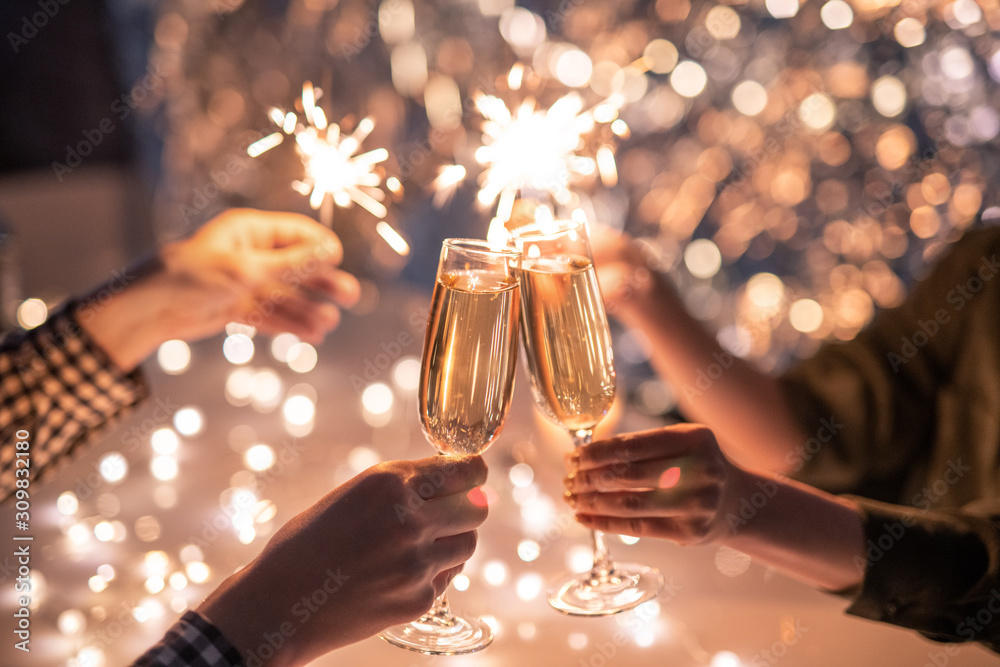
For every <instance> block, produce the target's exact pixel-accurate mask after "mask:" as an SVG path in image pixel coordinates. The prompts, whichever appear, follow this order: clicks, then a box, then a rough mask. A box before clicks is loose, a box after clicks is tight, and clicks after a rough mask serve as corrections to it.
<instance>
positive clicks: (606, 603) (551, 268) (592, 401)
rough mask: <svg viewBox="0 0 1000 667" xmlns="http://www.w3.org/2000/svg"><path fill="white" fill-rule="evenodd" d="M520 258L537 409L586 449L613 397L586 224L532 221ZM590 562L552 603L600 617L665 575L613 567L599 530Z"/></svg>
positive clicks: (646, 593)
mask: <svg viewBox="0 0 1000 667" xmlns="http://www.w3.org/2000/svg"><path fill="white" fill-rule="evenodd" d="M513 239H514V243H515V245H516V246H517V248H518V249H519V250H521V253H522V263H521V272H520V276H521V332H522V335H523V337H524V351H525V358H526V359H527V362H528V363H527V365H528V371H529V376H530V379H531V393H532V396H533V397H534V400H535V405H536V406H537V407H538V408H540V410H541V412H542V413H543V414H544V415H545V416H546V417H547V418H548V419H549V420H550V421H552V422H554V423H556V424H558V425H559V426H561V427H562V428H564V429H566V430H567V431H569V434H570V435H571V436H572V438H573V444H574V446H576V447H579V446H581V445H584V444H587V443H589V442H590V441H591V438H592V437H593V430H594V427H595V426H597V424H598V422H600V421H601V419H603V418H604V416H605V415H607V413H608V410H609V409H610V408H611V404H612V402H613V401H614V397H615V369H614V362H613V357H612V352H611V334H610V332H609V330H608V320H607V316H606V315H605V313H604V303H603V301H602V299H601V292H600V289H599V287H598V284H597V274H596V273H595V271H594V264H593V259H592V256H591V252H590V242H589V240H588V236H587V226H586V223H583V222H577V221H574V220H558V221H556V220H548V221H543V222H535V223H532V224H529V225H526V226H523V227H520V228H518V229H517V230H515V231H514V232H513ZM591 533H592V540H593V546H594V564H593V567H592V568H591V569H590V571H589V572H585V573H582V574H571V575H564V576H563V577H561V578H560V579H559V580H558V581H557V582H555V583H554V584H553V586H552V588H551V589H550V590H549V591H548V600H549V604H551V605H552V606H553V607H555V608H556V609H557V610H559V611H561V612H563V613H566V614H572V615H577V616H602V615H606V614H615V613H618V612H620V611H625V610H626V609H631V608H633V607H635V606H637V605H639V604H641V603H642V602H645V601H646V600H649V599H652V598H653V597H655V596H656V594H657V593H658V592H659V591H660V588H662V587H663V577H661V576H660V573H659V572H657V571H656V570H655V569H653V568H650V567H647V566H645V565H634V564H625V563H615V562H614V561H613V560H612V558H611V555H610V554H609V553H608V547H607V544H606V543H605V540H604V533H602V532H601V531H597V530H595V531H591Z"/></svg>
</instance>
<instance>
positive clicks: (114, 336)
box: [74, 258, 166, 373]
mask: <svg viewBox="0 0 1000 667" xmlns="http://www.w3.org/2000/svg"><path fill="white" fill-rule="evenodd" d="M160 271H161V269H160V265H159V260H158V258H155V259H151V260H147V261H145V262H143V263H141V264H140V265H138V266H136V267H133V268H130V269H127V270H126V271H124V272H117V271H116V272H115V274H114V275H113V276H112V278H111V279H110V280H108V281H107V282H105V283H104V284H103V285H101V286H100V287H99V288H97V289H95V290H93V291H92V292H91V293H90V294H88V295H87V296H85V297H84V298H83V299H81V300H80V303H79V305H78V306H77V307H76V310H75V312H74V317H75V318H76V320H77V322H78V323H79V324H80V326H81V327H82V328H83V329H84V330H86V331H87V333H88V334H89V335H90V337H91V338H92V339H93V340H94V341H95V342H96V343H97V344H98V345H99V346H100V347H101V349H103V350H104V352H105V353H106V354H107V355H108V357H109V358H110V359H111V360H112V361H113V362H114V363H115V364H116V365H117V366H118V367H119V368H120V369H121V370H123V371H125V372H126V373H128V372H131V371H132V370H134V369H135V368H136V367H137V366H138V365H139V364H140V363H141V362H142V361H143V360H144V359H145V358H146V357H148V356H149V355H150V354H152V353H153V352H154V351H155V350H156V349H157V347H159V345H160V344H161V343H163V342H164V341H165V340H166V337H164V335H163V332H164V330H165V327H164V325H163V321H162V320H163V313H162V309H161V307H160V299H158V298H156V292H157V289H158V288H157V283H158V280H159V273H160Z"/></svg>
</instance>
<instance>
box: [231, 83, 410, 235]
mask: <svg viewBox="0 0 1000 667" xmlns="http://www.w3.org/2000/svg"><path fill="white" fill-rule="evenodd" d="M316 92H317V91H316V90H315V89H314V88H313V85H312V83H310V82H309V81H306V82H305V83H304V84H303V85H302V98H301V102H302V116H301V117H300V116H298V115H297V114H296V113H295V112H294V111H283V110H281V109H277V108H273V109H271V111H270V113H269V116H270V118H271V121H272V122H273V123H274V124H275V125H276V126H277V127H278V128H280V131H279V132H272V133H271V134H269V135H267V136H265V137H263V138H262V139H259V140H258V141H256V142H254V143H252V144H250V146H249V147H248V148H247V154H248V155H250V156H251V157H257V156H258V155H261V154H263V153H265V152H267V151H269V150H271V149H272V148H274V147H276V146H278V145H280V144H281V143H283V142H284V140H285V136H292V137H294V138H295V148H296V152H297V153H298V155H299V158H300V159H301V160H302V166H303V168H304V169H305V176H304V177H303V178H302V179H301V180H297V181H295V182H293V183H292V188H293V189H295V191H296V192H299V193H301V194H303V195H308V197H309V206H310V207H312V209H313V210H319V212H320V222H322V223H323V224H324V225H326V226H327V227H330V226H332V223H333V205H334V204H336V205H337V206H340V207H341V208H350V207H351V206H353V205H354V204H358V205H359V206H361V207H362V208H364V209H365V210H366V211H368V212H369V213H371V214H372V215H374V216H375V217H376V218H379V219H380V220H379V223H378V225H377V226H376V228H375V229H376V231H377V232H378V234H379V235H380V236H381V237H382V238H383V239H385V241H386V242H387V243H388V244H389V245H390V246H391V247H392V249H393V250H395V251H396V252H397V253H399V254H400V255H406V254H408V253H409V251H410V249H409V246H408V245H407V243H406V241H405V240H404V239H403V237H402V236H400V235H399V233H398V232H396V230H394V229H393V228H392V226H390V225H389V223H387V222H385V220H383V219H382V218H385V216H386V214H387V213H388V210H387V209H386V207H385V204H383V203H382V202H383V201H385V199H386V195H385V192H384V191H383V190H382V189H381V188H380V187H379V186H380V185H381V183H382V180H381V176H380V175H379V174H378V173H377V172H376V171H375V165H377V164H379V163H380V162H383V161H385V160H386V158H388V157H389V151H387V150H386V149H384V148H376V149H375V150H371V151H368V152H366V153H361V154H360V155H355V153H357V151H358V149H359V148H361V143H362V142H363V141H364V140H365V139H366V138H367V137H368V135H369V134H370V133H371V131H372V130H373V129H374V127H375V122H374V121H373V120H372V119H371V118H364V119H362V120H361V122H360V123H358V126H357V127H356V128H355V129H354V132H352V133H351V134H348V135H344V134H342V133H341V130H340V126H339V125H337V124H336V123H330V122H329V121H328V120H327V118H326V114H325V113H324V112H323V109H322V108H321V107H319V106H317V105H316ZM393 180H394V179H393ZM394 182H395V180H394Z"/></svg>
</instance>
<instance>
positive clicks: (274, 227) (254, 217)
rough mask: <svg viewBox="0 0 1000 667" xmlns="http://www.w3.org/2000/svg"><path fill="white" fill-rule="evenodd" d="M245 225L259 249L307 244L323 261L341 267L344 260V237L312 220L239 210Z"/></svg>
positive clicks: (296, 215)
mask: <svg viewBox="0 0 1000 667" xmlns="http://www.w3.org/2000/svg"><path fill="white" fill-rule="evenodd" d="M232 213H233V214H236V215H239V216H240V218H241V224H243V225H245V227H246V228H247V231H248V232H250V233H251V234H252V238H253V242H254V245H255V247H257V248H286V247H289V246H296V245H303V246H306V247H312V248H315V249H316V251H315V253H314V256H315V257H316V259H319V260H321V261H328V262H332V263H334V264H339V263H340V260H341V259H342V257H343V248H342V246H341V243H340V238H339V237H338V236H337V235H336V234H335V233H334V232H333V231H332V230H330V229H328V228H327V227H324V226H323V225H321V224H319V223H318V222H316V221H315V220H313V219H312V218H309V217H307V216H304V215H300V214H298V213H288V212H284V211H259V210H255V209H238V210H235V211H233V212H232Z"/></svg>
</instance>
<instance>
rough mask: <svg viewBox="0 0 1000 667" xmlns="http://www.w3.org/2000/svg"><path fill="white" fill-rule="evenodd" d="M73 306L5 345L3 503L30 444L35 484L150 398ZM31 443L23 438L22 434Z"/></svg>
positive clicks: (0, 417)
mask: <svg viewBox="0 0 1000 667" xmlns="http://www.w3.org/2000/svg"><path fill="white" fill-rule="evenodd" d="M74 311H75V304H74V303H72V302H71V303H68V304H66V305H65V306H64V307H62V308H61V309H59V310H58V311H56V312H55V313H54V314H53V315H52V316H51V317H50V318H49V319H48V320H47V321H46V322H45V323H44V324H42V325H41V326H39V327H37V328H35V329H32V330H30V331H22V332H15V333H11V334H8V335H7V336H6V337H5V338H3V339H2V340H0V502H2V501H5V500H7V499H8V498H9V497H10V496H11V494H12V493H13V490H14V482H15V469H14V466H15V463H14V460H15V458H16V457H15V443H16V441H17V440H19V439H21V440H25V439H26V440H27V441H28V442H30V443H31V444H30V450H29V451H30V457H26V458H27V460H28V461H29V465H30V468H29V475H30V478H31V479H37V478H39V477H41V476H43V475H45V474H46V473H48V472H49V471H50V470H51V469H53V468H54V467H55V466H56V464H57V463H58V462H59V461H60V460H65V459H66V456H67V455H68V454H70V453H71V452H73V450H75V449H77V448H78V447H79V446H80V445H82V444H83V443H85V442H87V441H88V440H89V439H90V437H91V436H92V435H93V434H94V433H95V432H96V431H98V430H99V429H101V428H102V427H104V426H106V425H107V424H109V423H110V422H112V421H113V420H114V419H115V418H116V417H118V416H120V415H121V414H122V413H123V412H124V411H126V410H127V409H128V408H130V407H132V406H134V405H135V404H136V403H138V402H139V401H141V400H142V399H143V398H145V397H146V396H147V394H148V393H149V390H148V388H147V386H146V383H145V380H144V379H143V376H142V373H141V371H140V370H139V369H136V370H135V371H133V372H132V373H130V374H127V375H126V374H125V373H123V372H122V371H121V370H120V369H119V368H117V367H116V366H115V364H114V363H113V362H112V361H111V359H109V358H108V356H107V354H106V353H105V352H104V350H102V349H101V348H100V346H99V345H97V343H95V342H94V341H93V339H91V337H90V336H89V335H88V334H87V332H86V331H85V330H84V329H83V328H82V327H81V326H80V325H79V324H78V323H77V321H76V319H74V317H73V312H74ZM21 429H23V430H25V431H27V432H28V434H29V435H28V437H27V438H17V437H16V436H15V434H16V433H17V432H18V431H19V430H21Z"/></svg>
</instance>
